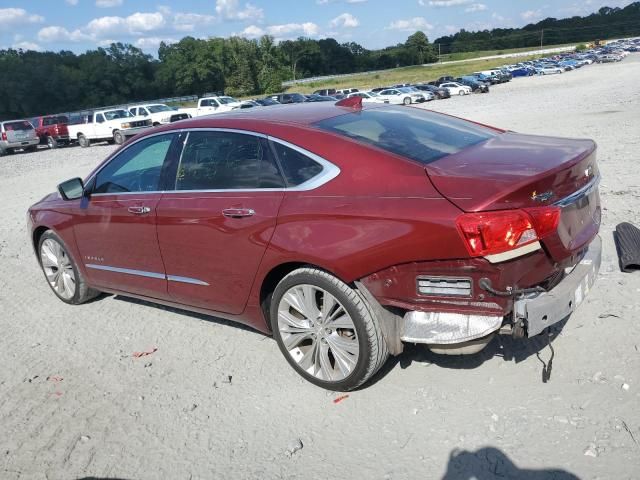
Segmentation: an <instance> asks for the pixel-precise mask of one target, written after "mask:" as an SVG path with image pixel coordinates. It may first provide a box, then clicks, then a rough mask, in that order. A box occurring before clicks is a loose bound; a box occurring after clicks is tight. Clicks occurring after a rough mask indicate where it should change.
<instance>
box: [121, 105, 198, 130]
mask: <svg viewBox="0 0 640 480" xmlns="http://www.w3.org/2000/svg"><path fill="white" fill-rule="evenodd" d="M129 112H130V113H131V115H134V116H136V115H138V116H140V117H147V118H149V119H151V123H152V124H153V126H154V127H155V126H158V125H166V124H168V123H173V122H177V121H179V120H186V119H187V118H191V115H190V114H189V113H187V112H179V111H178V110H176V109H175V108H171V107H169V106H167V105H165V104H163V103H154V104H150V105H134V106H132V107H129Z"/></svg>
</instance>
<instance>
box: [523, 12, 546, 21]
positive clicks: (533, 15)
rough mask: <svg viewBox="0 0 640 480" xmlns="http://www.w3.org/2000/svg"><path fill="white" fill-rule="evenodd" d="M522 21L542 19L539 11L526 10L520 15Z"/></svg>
mask: <svg viewBox="0 0 640 480" xmlns="http://www.w3.org/2000/svg"><path fill="white" fill-rule="evenodd" d="M520 16H521V17H522V19H523V20H525V21H527V22H531V21H533V20H537V19H539V18H541V17H542V11H541V10H526V11H524V12H522V13H521V14H520Z"/></svg>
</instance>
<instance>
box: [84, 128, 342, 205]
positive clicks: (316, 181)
mask: <svg viewBox="0 0 640 480" xmlns="http://www.w3.org/2000/svg"><path fill="white" fill-rule="evenodd" d="M201 131H205V132H228V133H239V134H244V135H252V136H254V137H259V138H264V139H265V140H269V141H272V142H275V143H279V144H280V145H283V146H285V147H288V148H291V149H292V150H295V151H297V152H298V153H300V154H302V155H305V156H307V157H309V158H310V159H311V160H313V161H314V162H316V163H319V164H320V165H321V166H322V171H321V172H320V173H318V174H317V175H316V176H315V177H312V178H310V179H309V180H307V181H306V182H303V183H301V184H300V185H296V186H295V187H283V188H251V189H209V190H207V189H203V190H176V189H175V188H174V189H173V190H153V191H147V192H113V193H92V194H91V196H92V197H109V196H114V195H150V194H159V193H160V194H164V193H171V194H176V193H255V192H306V191H309V190H315V189H316V188H319V187H321V186H322V185H325V184H326V183H329V182H330V181H331V180H333V179H334V178H336V177H337V176H338V175H340V172H341V170H340V168H339V167H338V166H337V165H335V164H333V163H331V162H330V161H328V160H326V159H324V158H323V157H321V156H319V155H316V154H315V153H313V152H310V151H309V150H306V149H304V148H302V147H299V146H298V145H295V144H293V143H290V142H287V141H286V140H282V139H280V138H277V137H272V136H270V135H266V134H264V133H259V132H254V131H252V130H241V129H237V128H223V127H209V128H207V127H202V128H182V129H179V130H170V131H164V132H158V133H154V134H151V135H146V136H145V137H143V138H140V139H138V140H136V141H135V142H132V143H131V144H129V145H127V146H126V147H125V148H123V149H122V151H120V152H118V155H120V154H122V153H123V152H124V151H125V150H127V149H128V148H131V147H132V146H133V145H135V144H136V143H138V142H141V141H143V140H145V139H147V138H151V137H155V136H158V135H169V134H174V133H177V134H180V133H185V132H186V133H187V137H186V138H185V140H184V142H185V143H186V141H187V140H188V138H189V133H190V132H201ZM183 152H184V144H183V149H182V151H181V152H180V160H179V162H178V166H179V165H180V163H181V162H182V153H183ZM115 158H116V157H115V156H114V157H113V158H112V159H111V160H109V162H107V163H105V164H104V165H103V166H102V167H101V168H100V170H98V171H97V172H95V173H93V174H92V175H91V176H90V177H89V178H88V179H87V181H86V182H85V184H88V183H89V182H90V181H91V180H93V178H94V177H95V176H96V175H98V174H99V173H100V172H101V171H102V169H103V168H105V167H106V166H107V165H108V164H109V163H111V161H112V160H113V159H115Z"/></svg>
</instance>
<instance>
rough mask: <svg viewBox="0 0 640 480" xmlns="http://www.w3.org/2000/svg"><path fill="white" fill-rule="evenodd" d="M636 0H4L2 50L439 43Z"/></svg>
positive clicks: (0, 30) (0, 21)
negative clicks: (197, 41) (212, 43)
mask: <svg viewBox="0 0 640 480" xmlns="http://www.w3.org/2000/svg"><path fill="white" fill-rule="evenodd" d="M629 3H631V0H546V1H536V0H251V1H246V0H181V1H170V0H0V49H2V48H9V47H12V48H22V49H25V50H27V49H32V50H54V51H58V50H71V51H74V52H76V53H81V52H84V51H86V50H88V49H95V48H96V47H99V46H108V45H109V44H110V43H112V42H123V43H131V44H134V45H136V46H137V47H140V48H141V49H143V50H144V51H145V52H147V53H150V54H156V53H157V48H158V45H159V44H160V42H161V41H165V42H168V43H171V42H176V41H178V40H180V39H181V38H183V37H185V36H188V35H189V36H193V37H196V38H208V37H214V36H217V37H229V36H232V35H240V36H244V37H247V38H257V37H259V36H261V35H263V34H269V35H272V36H273V37H275V38H276V40H284V39H293V38H297V37H299V36H305V37H311V38H325V37H333V38H335V39H336V40H338V42H340V43H342V42H350V41H354V42H357V43H359V44H361V45H362V46H364V47H365V48H370V49H374V48H381V47H386V46H389V45H394V44H396V43H400V42H404V41H405V40H406V38H407V37H408V36H409V35H410V34H412V33H414V32H415V31H416V30H422V31H424V32H425V33H426V34H427V36H428V37H429V39H430V40H431V41H433V40H435V39H436V38H438V37H440V36H442V35H447V34H450V33H455V32H456V31H458V30H459V29H461V28H465V29H467V30H483V29H491V28H496V27H518V26H524V25H526V24H528V23H535V22H537V21H539V20H542V19H543V18H547V17H555V18H564V17H570V16H573V15H585V14H589V13H592V12H594V11H597V10H598V9H599V8H600V7H602V6H609V7H622V6H625V5H627V4H629Z"/></svg>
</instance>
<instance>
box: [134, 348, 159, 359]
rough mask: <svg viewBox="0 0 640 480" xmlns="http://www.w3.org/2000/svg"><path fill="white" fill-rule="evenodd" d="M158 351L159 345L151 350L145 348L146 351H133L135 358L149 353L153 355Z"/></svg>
mask: <svg viewBox="0 0 640 480" xmlns="http://www.w3.org/2000/svg"><path fill="white" fill-rule="evenodd" d="M156 351H158V347H153V348H152V349H151V350H145V351H144V352H133V355H132V357H133V358H140V357H146V356H147V355H151V354H152V353H155V352H156Z"/></svg>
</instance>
